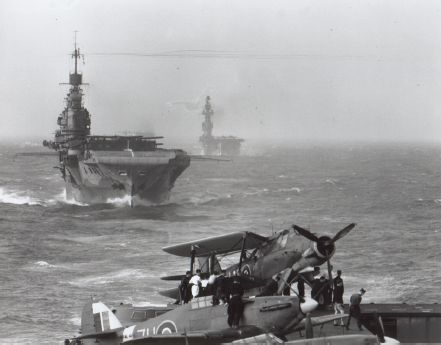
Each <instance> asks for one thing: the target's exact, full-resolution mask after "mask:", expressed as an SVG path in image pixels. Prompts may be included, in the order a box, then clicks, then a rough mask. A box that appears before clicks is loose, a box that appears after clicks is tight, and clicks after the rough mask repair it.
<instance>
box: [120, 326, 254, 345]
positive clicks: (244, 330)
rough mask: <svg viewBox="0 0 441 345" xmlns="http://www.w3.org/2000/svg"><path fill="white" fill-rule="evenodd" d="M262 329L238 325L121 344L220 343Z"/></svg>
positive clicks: (160, 335)
mask: <svg viewBox="0 0 441 345" xmlns="http://www.w3.org/2000/svg"><path fill="white" fill-rule="evenodd" d="M262 333H263V330H262V329H260V328H259V327H256V326H240V327H239V328H235V329H233V328H226V329H223V330H220V331H209V330H207V331H197V332H186V333H185V332H184V333H172V334H156V335H151V336H146V337H143V338H138V339H133V340H125V341H123V342H122V344H127V345H151V344H167V345H172V344H185V343H186V342H187V343H190V344H221V343H225V342H230V341H233V340H236V339H242V338H248V337H252V336H255V335H258V334H262Z"/></svg>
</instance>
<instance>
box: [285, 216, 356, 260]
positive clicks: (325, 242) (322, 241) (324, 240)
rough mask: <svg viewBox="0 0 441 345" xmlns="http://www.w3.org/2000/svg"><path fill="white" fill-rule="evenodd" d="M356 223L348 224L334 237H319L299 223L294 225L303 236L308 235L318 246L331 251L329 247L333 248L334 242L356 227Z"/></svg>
mask: <svg viewBox="0 0 441 345" xmlns="http://www.w3.org/2000/svg"><path fill="white" fill-rule="evenodd" d="M355 225H356V224H355V223H351V224H349V225H348V226H346V227H345V228H343V229H341V230H340V231H339V232H337V233H336V234H335V236H334V237H333V238H329V237H328V236H322V237H317V236H316V235H315V234H313V233H312V232H310V231H309V230H306V229H304V228H302V227H300V226H298V225H293V226H292V227H293V229H294V230H295V231H297V232H298V233H299V234H300V235H302V236H303V237H306V238H307V239H308V240H310V241H312V242H315V243H317V246H318V247H319V248H323V249H324V250H325V251H326V252H329V250H328V249H332V246H333V245H334V243H335V242H337V241H338V240H339V239H341V238H343V237H345V236H346V235H347V234H348V233H349V232H350V231H351V230H352V229H353V228H354V227H355ZM328 255H329V254H328Z"/></svg>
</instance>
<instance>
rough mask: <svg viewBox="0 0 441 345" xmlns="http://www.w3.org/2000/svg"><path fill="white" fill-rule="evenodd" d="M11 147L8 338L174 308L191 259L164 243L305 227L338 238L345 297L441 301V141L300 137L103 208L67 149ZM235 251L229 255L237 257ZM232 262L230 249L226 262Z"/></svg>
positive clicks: (3, 244)
mask: <svg viewBox="0 0 441 345" xmlns="http://www.w3.org/2000/svg"><path fill="white" fill-rule="evenodd" d="M34 149H36V148H35V147H34V146H33V145H32V143H31V144H30V146H27V147H26V146H25V147H24V146H13V145H7V144H2V145H0V234H1V241H0V344H61V343H62V342H63V340H64V339H65V338H69V337H72V336H74V335H76V334H78V330H79V326H80V315H81V309H82V307H83V305H84V304H85V303H86V302H87V301H88V300H89V299H90V298H92V297H93V298H95V299H97V300H101V301H103V302H104V303H106V304H107V305H109V306H112V305H116V304H119V303H120V302H124V303H134V304H143V305H145V304H149V303H150V304H165V303H167V302H170V301H169V300H167V299H165V298H164V297H162V296H160V295H159V293H158V292H159V291H160V290H161V289H164V288H170V287H174V286H175V285H176V282H166V281H162V280H160V277H161V276H165V275H172V274H181V273H183V272H185V271H186V270H187V269H188V267H189V259H186V258H181V257H174V256H171V255H169V254H166V253H165V252H163V251H162V250H161V248H162V247H164V246H168V245H172V244H178V243H181V242H186V241H191V240H194V239H200V238H203V237H205V236H215V235H221V234H225V233H230V232H235V231H253V232H256V233H259V234H262V235H270V234H272V233H273V232H275V231H278V230H281V229H288V228H290V227H291V226H292V225H293V224H297V225H300V226H302V227H305V228H308V229H310V230H311V231H313V232H316V233H328V234H335V233H336V232H337V231H338V230H340V229H342V228H343V227H345V226H346V225H348V224H349V223H352V222H354V223H357V226H356V227H355V228H354V230H353V231H352V232H351V233H350V234H349V235H347V236H346V237H344V238H343V239H341V240H339V241H338V242H337V251H336V253H335V255H334V257H333V258H332V260H331V261H332V265H333V267H334V270H336V269H341V270H342V271H343V274H342V277H343V279H344V283H345V300H346V301H347V300H348V298H349V296H350V295H351V294H352V293H354V292H356V291H358V290H359V289H360V288H361V287H363V288H365V289H366V290H367V293H366V295H365V296H364V299H363V303H371V302H387V303H392V302H393V303H417V302H420V303H440V302H441V298H440V287H441V249H440V243H441V145H439V144H438V145H436V144H403V143H389V144H380V143H373V144H362V143H345V144H299V145H291V146H289V145H274V146H269V147H262V148H260V149H259V150H253V152H252V153H250V154H246V152H245V155H243V156H241V157H237V158H234V159H233V160H232V161H227V162H217V161H193V162H192V163H191V166H190V167H189V168H188V169H187V170H186V171H185V172H184V173H183V174H182V175H181V177H179V179H178V180H177V181H176V184H175V187H174V188H173V190H172V194H171V197H170V200H169V201H168V202H166V203H164V204H161V205H135V207H134V208H130V206H129V200H128V199H127V198H123V199H115V200H108V202H107V203H104V204H99V205H88V204H82V203H78V202H76V201H75V200H68V199H67V198H66V192H65V187H64V184H63V181H62V179H61V175H60V173H59V171H58V170H57V169H54V168H53V167H54V166H56V165H57V157H56V156H40V155H35V156H32V155H31V156H22V155H17V153H21V152H23V151H33V150H34ZM228 260H230V261H228ZM233 262H234V259H231V258H225V259H223V260H222V261H221V264H222V265H224V266H227V265H229V264H231V263H233Z"/></svg>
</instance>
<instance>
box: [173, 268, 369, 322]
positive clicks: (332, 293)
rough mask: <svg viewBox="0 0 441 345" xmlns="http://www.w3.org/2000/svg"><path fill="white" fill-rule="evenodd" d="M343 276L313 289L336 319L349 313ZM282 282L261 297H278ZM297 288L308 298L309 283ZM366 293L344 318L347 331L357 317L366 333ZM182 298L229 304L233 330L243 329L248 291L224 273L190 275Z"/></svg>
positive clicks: (183, 300)
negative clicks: (241, 322) (362, 319)
mask: <svg viewBox="0 0 441 345" xmlns="http://www.w3.org/2000/svg"><path fill="white" fill-rule="evenodd" d="M341 274H342V271H341V270H338V271H337V276H336V277H335V278H334V279H333V282H332V287H331V284H330V283H329V281H328V280H327V279H326V278H325V277H324V276H321V277H320V278H318V279H315V280H314V282H313V283H312V286H311V297H312V298H313V299H315V300H317V301H318V302H319V306H321V307H322V308H325V307H326V306H330V305H333V307H334V312H335V314H336V315H338V314H341V315H343V314H344V313H345V310H344V307H343V294H344V283H343V279H342V277H341ZM279 282H280V275H276V276H274V277H273V279H271V280H270V281H269V282H268V283H267V285H266V286H265V287H264V288H263V290H262V292H261V293H260V294H259V295H257V296H271V295H276V294H277V292H278V287H279ZM297 288H298V295H299V297H300V298H303V297H305V282H304V280H303V279H302V277H300V279H299V280H298V282H297ZM365 292H366V290H364V289H363V288H362V289H360V292H359V293H355V294H353V295H352V296H351V298H350V305H349V317H348V320H347V322H346V324H345V323H344V321H343V318H340V326H345V327H346V329H349V325H350V322H351V318H352V317H354V318H355V319H356V320H357V325H358V328H359V329H360V330H361V329H362V328H361V322H360V316H361V310H360V304H361V300H362V296H363V295H364V293H365ZM179 294H180V302H181V303H183V304H185V303H188V302H189V301H190V300H191V299H192V298H195V297H202V296H210V295H212V296H213V302H212V303H213V305H218V304H220V303H228V324H229V325H230V327H233V328H235V327H237V326H238V325H239V320H240V318H241V316H242V313H243V303H242V296H243V294H244V289H243V287H242V286H241V284H240V280H239V279H238V278H234V279H233V281H232V283H231V282H229V281H228V279H227V278H226V277H225V276H224V275H223V274H222V273H220V274H219V273H218V272H217V271H215V272H213V274H211V275H210V276H207V277H204V279H203V278H202V277H201V270H199V269H198V270H196V273H195V274H194V275H193V276H192V274H191V272H190V271H187V272H186V275H185V276H184V278H182V280H181V283H180V284H179ZM283 294H284V295H289V294H290V286H289V285H288V286H287V287H286V289H284V291H283ZM178 302H179V301H178ZM334 325H335V326H338V319H336V320H335V321H334Z"/></svg>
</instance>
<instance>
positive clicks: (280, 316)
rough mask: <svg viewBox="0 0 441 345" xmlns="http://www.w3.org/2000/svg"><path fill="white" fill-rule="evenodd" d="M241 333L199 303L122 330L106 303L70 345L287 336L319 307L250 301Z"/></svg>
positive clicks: (216, 309) (90, 309)
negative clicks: (267, 335) (263, 335)
mask: <svg viewBox="0 0 441 345" xmlns="http://www.w3.org/2000/svg"><path fill="white" fill-rule="evenodd" d="M243 302H244V312H243V316H242V318H241V321H240V325H239V327H238V328H229V326H228V324H227V308H226V305H225V304H223V305H213V304H212V298H211V297H200V298H195V299H193V300H191V302H189V303H188V304H183V305H180V306H177V307H176V308H174V309H172V310H170V311H167V312H165V313H163V314H161V315H159V316H156V317H151V318H149V319H147V320H146V321H143V322H140V323H138V324H135V325H131V326H128V327H124V325H123V323H121V322H120V320H119V319H118V311H117V310H114V311H113V312H112V311H111V310H110V309H109V308H108V307H107V306H106V305H105V304H103V303H102V302H94V301H90V302H89V303H87V304H86V305H85V307H84V308H83V312H82V318H81V335H80V336H79V337H76V338H74V339H72V340H67V341H66V342H65V343H66V344H81V345H88V344H106V345H116V344H127V345H135V344H136V345H142V344H219V343H224V342H231V341H234V340H236V339H240V338H245V337H250V336H254V335H258V334H263V333H268V332H271V333H273V334H275V335H278V336H282V337H283V336H284V335H285V334H287V333H289V332H291V331H292V330H293V329H295V327H296V325H297V324H299V323H300V322H301V320H302V319H303V318H304V317H305V315H306V314H307V313H310V312H311V311H312V310H314V309H315V308H316V307H317V305H318V303H317V302H316V301H315V300H313V299H310V298H307V299H299V298H297V297H295V296H268V297H248V298H244V299H243Z"/></svg>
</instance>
